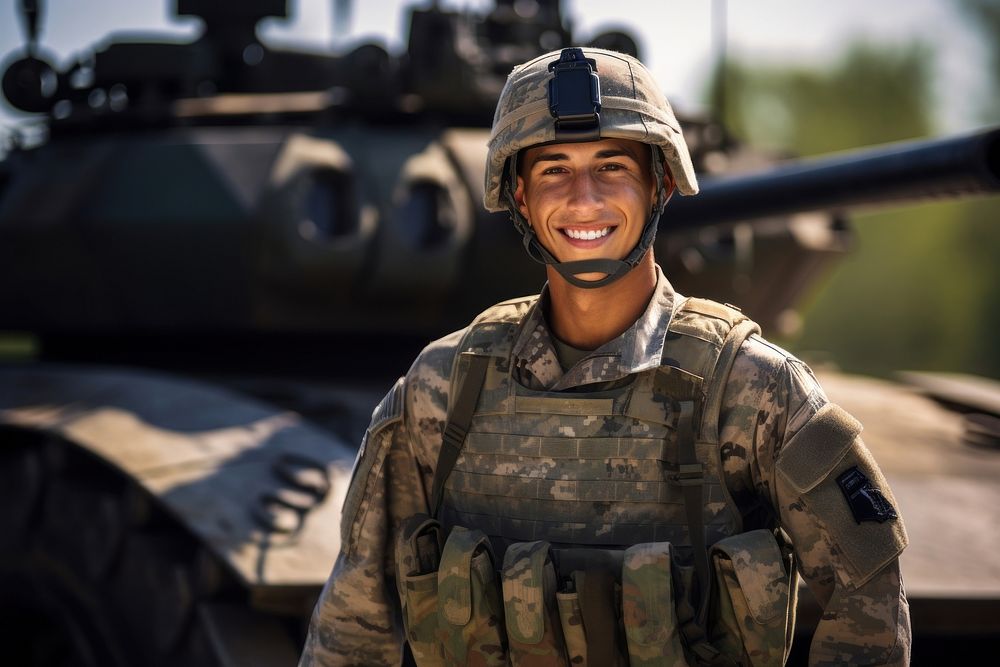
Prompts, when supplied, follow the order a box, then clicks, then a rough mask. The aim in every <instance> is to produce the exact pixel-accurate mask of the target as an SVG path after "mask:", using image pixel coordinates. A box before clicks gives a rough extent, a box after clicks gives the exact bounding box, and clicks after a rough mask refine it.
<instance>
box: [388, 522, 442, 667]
mask: <svg viewBox="0 0 1000 667" xmlns="http://www.w3.org/2000/svg"><path fill="white" fill-rule="evenodd" d="M440 531H441V526H440V524H439V523H438V522H437V520H436V519H432V518H431V517H429V516H427V515H426V514H416V515H414V516H412V517H410V518H409V519H407V520H406V522H405V523H404V524H403V528H402V530H401V531H400V533H399V537H398V539H397V541H396V564H397V568H396V589H397V591H398V592H399V601H400V605H401V607H402V612H403V614H402V615H403V628H404V630H405V633H406V641H408V642H409V644H410V650H411V651H412V652H413V657H414V658H415V659H416V661H417V663H418V664H419V665H421V667H436V666H438V665H440V666H442V667H443V665H445V664H447V663H446V662H445V656H444V652H443V646H442V644H441V642H440V636H439V634H438V568H439V567H440V560H441V551H442V549H443V546H444V545H443V544H442V543H441V532H440Z"/></svg>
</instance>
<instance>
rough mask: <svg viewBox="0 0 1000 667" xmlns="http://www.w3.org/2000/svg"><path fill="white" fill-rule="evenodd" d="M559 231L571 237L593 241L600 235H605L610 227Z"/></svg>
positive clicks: (609, 230)
mask: <svg viewBox="0 0 1000 667" xmlns="http://www.w3.org/2000/svg"><path fill="white" fill-rule="evenodd" d="M560 231H562V233H563V234H565V235H566V236H568V237H570V238H571V239H579V240H582V241H593V240H594V239H599V238H601V237H602V236H607V235H608V233H610V232H611V227H601V228H600V229H562V230H560Z"/></svg>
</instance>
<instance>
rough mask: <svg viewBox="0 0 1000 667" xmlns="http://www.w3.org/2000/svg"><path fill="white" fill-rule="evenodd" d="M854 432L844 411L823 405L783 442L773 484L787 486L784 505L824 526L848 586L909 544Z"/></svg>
mask: <svg viewBox="0 0 1000 667" xmlns="http://www.w3.org/2000/svg"><path fill="white" fill-rule="evenodd" d="M860 431H861V425H860V424H858V422H857V420H855V419H854V418H853V417H851V416H850V415H848V414H847V412H845V411H844V410H842V409H841V408H838V407H836V406H831V405H827V406H824V407H823V408H821V409H820V410H819V411H818V412H817V413H816V415H815V416H814V417H813V418H812V419H811V420H810V421H809V422H808V423H807V424H806V425H805V426H803V427H802V429H801V430H800V431H799V432H798V433H797V434H796V435H795V436H794V437H793V438H792V439H791V440H789V442H788V443H786V445H785V449H784V450H783V451H782V452H781V454H780V455H779V458H778V464H777V470H778V473H779V483H780V482H781V481H782V480H783V481H784V482H785V483H786V484H788V487H787V488H786V491H785V493H787V498H786V501H785V502H792V501H794V502H799V501H800V502H801V503H802V505H804V506H805V507H806V508H807V509H808V511H809V513H810V514H811V515H812V516H813V517H814V518H815V519H816V521H818V522H819V523H820V524H821V525H822V526H823V527H824V528H825V530H826V532H827V534H828V535H829V538H830V540H831V541H832V542H833V547H834V549H835V550H836V552H837V553H838V554H839V557H838V558H837V559H836V562H837V563H838V564H839V565H838V569H839V570H840V576H841V578H842V580H843V581H844V582H845V583H847V584H848V585H850V586H853V587H857V586H861V585H863V584H864V583H865V582H867V581H868V580H869V579H871V577H872V576H874V575H875V574H876V573H877V572H878V571H879V570H881V569H882V568H883V567H884V566H885V565H887V564H888V563H889V562H891V561H892V560H893V559H895V558H896V557H898V556H899V554H900V553H901V552H902V551H903V549H904V548H905V547H906V545H907V544H908V542H909V540H908V538H907V536H906V529H905V528H904V526H903V520H902V519H901V518H900V517H899V514H898V512H897V511H896V500H895V498H893V496H892V491H891V490H890V489H889V484H888V482H887V481H886V479H885V477H884V476H883V475H882V472H881V471H880V470H879V467H878V464H877V463H876V462H875V459H874V458H873V457H872V455H871V452H869V451H868V448H867V447H865V445H864V443H863V442H862V441H861V439H860V438H859V437H858V434H859V432H860ZM792 539H793V541H794V540H795V536H794V535H792Z"/></svg>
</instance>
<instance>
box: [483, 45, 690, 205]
mask: <svg viewBox="0 0 1000 667" xmlns="http://www.w3.org/2000/svg"><path fill="white" fill-rule="evenodd" d="M559 54H560V52H559V51H553V52H551V53H547V54H545V55H542V56H539V57H537V58H535V59H534V60H530V61H528V62H526V63H524V64H523V65H520V66H518V67H515V68H514V71H512V72H511V73H510V76H509V77H508V78H507V83H506V84H505V85H504V87H503V90H502V91H501V93H500V99H499V100H498V101H497V109H496V114H495V115H494V117H493V131H492V132H491V134H490V142H489V154H488V156H487V158H486V184H485V192H484V195H483V204H484V205H485V206H486V209H487V210H489V211H503V210H506V209H505V207H504V202H503V201H502V198H501V185H502V179H503V174H504V165H505V163H506V162H507V158H509V157H510V156H512V155H514V154H515V153H516V152H517V151H519V150H521V149H523V148H527V147H529V146H536V145H538V144H544V143H548V142H551V141H555V140H556V127H555V121H554V120H553V118H552V115H551V114H550V113H549V97H548V95H549V92H548V91H549V81H550V80H551V79H552V78H553V74H552V72H550V71H549V64H550V63H552V62H554V61H557V60H559ZM583 54H584V56H585V57H587V58H592V59H593V60H594V61H595V63H596V65H597V75H598V77H599V79H600V87H601V112H600V124H601V137H602V138H618V139H633V140H635V141H640V142H642V143H645V144H651V145H654V146H659V147H660V150H661V151H662V152H663V158H664V160H665V161H666V164H667V167H668V168H669V169H670V173H671V175H673V177H674V180H675V181H676V183H677V189H678V190H679V191H680V192H681V193H683V194H686V195H693V194H695V193H697V192H698V179H697V176H695V172H694V166H693V165H692V164H691V156H690V154H689V153H688V148H687V144H686V143H685V142H684V136H683V134H681V126H680V123H678V122H677V118H676V117H675V116H674V112H673V109H672V108H671V107H670V103H669V102H668V101H667V98H666V97H665V96H664V94H663V92H661V91H660V87H659V86H658V85H657V83H656V80H655V79H654V78H653V76H652V74H650V73H649V70H647V69H646V67H645V65H643V64H642V63H641V62H639V61H638V60H636V59H635V58H633V57H631V56H628V55H625V54H624V53H615V52H614V51H605V50H604V49H593V48H584V49H583Z"/></svg>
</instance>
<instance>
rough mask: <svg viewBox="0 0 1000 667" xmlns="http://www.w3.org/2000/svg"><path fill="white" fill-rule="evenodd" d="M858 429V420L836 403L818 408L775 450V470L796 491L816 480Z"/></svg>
mask: <svg viewBox="0 0 1000 667" xmlns="http://www.w3.org/2000/svg"><path fill="white" fill-rule="evenodd" d="M859 433H861V422H859V421H858V420H857V419H855V418H854V417H852V416H851V415H850V414H849V413H848V412H847V411H846V410H844V409H843V408H841V407H840V406H839V405H835V404H833V403H827V404H826V405H824V406H823V407H822V408H820V409H819V410H818V411H817V412H816V414H815V415H813V417H812V419H810V420H809V421H808V422H807V423H806V425H805V426H803V427H802V428H801V429H799V431H798V433H796V434H795V435H793V436H792V438H791V440H789V441H788V442H787V443H785V446H784V447H783V448H782V450H781V452H779V454H778V472H780V473H781V475H782V476H784V477H785V478H786V479H787V480H788V482H789V483H790V484H791V485H792V486H793V487H794V488H795V489H796V490H797V491H800V492H803V493H804V492H806V491H809V490H810V489H812V488H813V487H814V486H816V485H817V484H819V483H820V482H821V481H822V480H823V479H824V478H825V477H826V476H827V473H829V472H830V470H831V469H832V468H833V467H834V466H836V465H837V463H838V462H839V461H840V460H841V459H842V458H843V457H844V454H845V453H846V452H847V450H848V449H850V447H851V444H852V443H853V442H854V439H855V438H856V437H857V436H858V434H859Z"/></svg>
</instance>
